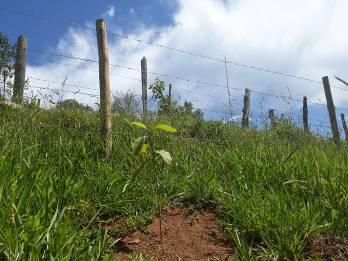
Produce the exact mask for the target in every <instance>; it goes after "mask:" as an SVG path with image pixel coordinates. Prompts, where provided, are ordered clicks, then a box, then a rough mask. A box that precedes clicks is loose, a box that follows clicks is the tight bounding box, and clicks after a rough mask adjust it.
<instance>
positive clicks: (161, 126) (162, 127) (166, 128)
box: [155, 124, 176, 133]
mask: <svg viewBox="0 0 348 261" xmlns="http://www.w3.org/2000/svg"><path fill="white" fill-rule="evenodd" d="M155 128H156V129H159V130H163V131H166V132H172V133H175V132H176V129H174V128H173V127H172V126H169V125H166V124H158V125H156V127H155Z"/></svg>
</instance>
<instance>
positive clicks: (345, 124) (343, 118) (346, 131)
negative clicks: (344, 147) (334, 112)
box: [341, 113, 348, 142]
mask: <svg viewBox="0 0 348 261" xmlns="http://www.w3.org/2000/svg"><path fill="white" fill-rule="evenodd" d="M341 120H342V125H343V129H344V133H345V135H346V141H347V142H348V127H347V122H346V118H345V116H344V113H341Z"/></svg>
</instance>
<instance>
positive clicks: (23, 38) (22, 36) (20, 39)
mask: <svg viewBox="0 0 348 261" xmlns="http://www.w3.org/2000/svg"><path fill="white" fill-rule="evenodd" d="M20 41H25V42H26V41H27V38H26V37H25V36H24V35H20V36H19V37H18V42H20Z"/></svg>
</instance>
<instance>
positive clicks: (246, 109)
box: [242, 89, 250, 128]
mask: <svg viewBox="0 0 348 261" xmlns="http://www.w3.org/2000/svg"><path fill="white" fill-rule="evenodd" d="M249 114H250V90H249V89H245V94H244V107H243V118H242V127H243V128H249Z"/></svg>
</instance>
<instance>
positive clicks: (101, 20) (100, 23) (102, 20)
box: [96, 18, 105, 27]
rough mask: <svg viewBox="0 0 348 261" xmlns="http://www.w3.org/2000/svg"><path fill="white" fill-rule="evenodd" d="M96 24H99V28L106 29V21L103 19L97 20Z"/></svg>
mask: <svg viewBox="0 0 348 261" xmlns="http://www.w3.org/2000/svg"><path fill="white" fill-rule="evenodd" d="M96 24H97V27H104V26H105V21H104V19H103V18H100V19H98V20H97V22H96Z"/></svg>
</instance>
